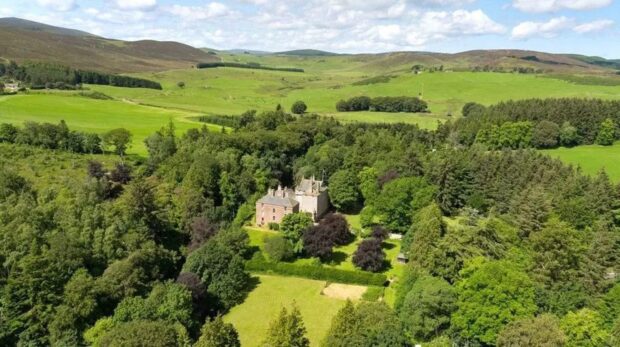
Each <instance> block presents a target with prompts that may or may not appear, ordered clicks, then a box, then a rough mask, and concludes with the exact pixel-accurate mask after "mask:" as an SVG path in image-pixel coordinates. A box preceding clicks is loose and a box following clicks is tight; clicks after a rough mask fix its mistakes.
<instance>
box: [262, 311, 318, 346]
mask: <svg viewBox="0 0 620 347" xmlns="http://www.w3.org/2000/svg"><path fill="white" fill-rule="evenodd" d="M263 345H264V346H269V347H308V346H310V341H309V340H308V338H307V337H306V327H305V326H304V322H303V320H302V317H301V313H300V312H299V309H298V308H297V306H295V304H293V308H292V309H291V313H290V314H289V313H288V311H287V310H286V308H284V307H283V308H282V310H281V311H280V314H279V315H278V317H277V318H276V319H275V320H274V321H272V322H271V324H270V325H269V330H267V337H266V338H265V341H263Z"/></svg>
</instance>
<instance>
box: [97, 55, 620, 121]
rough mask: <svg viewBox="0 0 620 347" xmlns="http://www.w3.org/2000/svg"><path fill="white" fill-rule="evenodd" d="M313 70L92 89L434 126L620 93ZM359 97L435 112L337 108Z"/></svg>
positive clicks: (534, 79) (161, 76)
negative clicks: (528, 105) (496, 110)
mask: <svg viewBox="0 0 620 347" xmlns="http://www.w3.org/2000/svg"><path fill="white" fill-rule="evenodd" d="M325 59H329V58H325ZM334 59H335V58H334ZM302 67H303V66H302ZM309 71H310V72H306V73H294V72H281V71H265V70H251V69H236V68H217V69H202V70H196V69H187V70H173V71H166V72H160V73H144V74H138V75H136V76H139V77H143V78H147V79H152V80H156V81H158V82H160V83H161V84H162V85H163V87H164V90H163V91H159V90H147V89H132V90H127V89H125V88H115V87H109V86H92V87H91V88H92V89H94V90H98V91H101V92H103V93H106V94H108V95H111V96H114V97H116V98H119V99H128V100H132V101H134V102H137V103H141V104H147V105H156V106H160V107H166V108H174V109H182V110H187V111H192V112H203V113H209V114H239V113H242V112H244V111H246V110H248V109H256V110H259V111H260V110H271V109H273V108H274V107H275V105H276V104H281V105H282V106H283V107H284V108H285V109H289V108H290V106H291V105H292V104H293V103H294V102H295V101H297V100H303V101H305V102H306V104H307V105H308V112H315V113H319V114H322V115H330V116H334V117H336V118H340V119H342V120H344V121H356V120H357V121H373V122H396V121H402V122H408V123H417V122H419V121H420V120H421V119H423V121H424V122H426V123H427V124H428V123H429V122H432V123H433V125H436V121H437V120H440V121H443V120H445V119H447V116H448V115H452V116H459V115H460V110H461V108H462V106H463V105H464V104H465V103H467V102H470V101H476V102H479V103H482V104H486V105H490V104H493V103H497V102H499V101H503V100H509V99H526V98H535V97H585V98H602V99H617V98H620V86H606V85H581V84H576V83H571V82H569V81H565V80H561V79H556V78H548V77H544V76H537V75H523V74H511V73H483V72H478V73H474V72H443V73H423V74H421V75H414V74H411V73H406V72H400V73H399V74H393V75H391V76H394V77H393V78H391V79H390V80H389V82H386V83H373V84H363V85H353V83H355V82H358V81H361V80H364V79H367V78H368V77H372V76H373V75H370V74H365V73H364V72H363V70H346V71H345V73H335V72H332V71H331V70H327V71H316V72H311V71H312V70H309ZM181 81H182V82H185V87H184V88H180V87H178V86H177V83H178V82H181ZM359 95H368V96H400V95H413V96H418V95H421V96H422V98H423V99H424V100H425V101H427V102H428V103H429V107H430V110H431V112H432V114H431V115H428V114H420V115H408V114H382V113H371V112H362V113H353V114H352V113H338V112H336V110H335V105H336V103H337V102H338V100H340V99H347V98H350V97H353V96H359ZM426 118H429V119H430V120H429V121H427V120H426Z"/></svg>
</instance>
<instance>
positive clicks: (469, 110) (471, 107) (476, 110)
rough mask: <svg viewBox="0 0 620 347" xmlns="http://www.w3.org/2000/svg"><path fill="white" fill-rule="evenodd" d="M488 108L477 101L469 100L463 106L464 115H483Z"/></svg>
mask: <svg viewBox="0 0 620 347" xmlns="http://www.w3.org/2000/svg"><path fill="white" fill-rule="evenodd" d="M485 110H486V107H484V105H481V104H478V103H475V102H468V103H466V104H465V105H464V106H463V111H462V114H463V117H469V116H472V115H482V114H483V113H484V111H485Z"/></svg>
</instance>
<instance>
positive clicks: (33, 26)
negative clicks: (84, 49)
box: [0, 17, 95, 37]
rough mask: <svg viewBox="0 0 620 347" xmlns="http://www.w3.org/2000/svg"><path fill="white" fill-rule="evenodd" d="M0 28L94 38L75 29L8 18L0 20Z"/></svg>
mask: <svg viewBox="0 0 620 347" xmlns="http://www.w3.org/2000/svg"><path fill="white" fill-rule="evenodd" d="M0 28H3V29H5V28H9V29H22V30H25V31H34V32H45V33H48V34H57V35H66V36H81V37H84V36H90V37H95V35H93V34H90V33H87V32H85V31H80V30H75V29H66V28H60V27H55V26H51V25H47V24H43V23H37V22H33V21H29V20H26V19H21V18H15V17H9V18H0Z"/></svg>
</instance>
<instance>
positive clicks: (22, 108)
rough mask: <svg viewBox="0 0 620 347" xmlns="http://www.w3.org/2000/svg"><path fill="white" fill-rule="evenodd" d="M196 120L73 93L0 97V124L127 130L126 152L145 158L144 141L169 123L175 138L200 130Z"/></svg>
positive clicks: (178, 113)
mask: <svg viewBox="0 0 620 347" xmlns="http://www.w3.org/2000/svg"><path fill="white" fill-rule="evenodd" d="M118 89H120V90H127V89H128V88H118ZM195 116H197V114H196V113H190V112H186V111H179V110H167V109H162V108H158V107H148V106H142V105H136V104H132V103H129V102H122V101H115V100H95V99H91V98H87V97H82V96H78V95H76V94H75V93H73V92H63V93H58V92H55V93H49V94H43V93H35V94H29V95H24V94H21V95H15V96H0V123H13V124H16V125H19V126H21V125H23V123H24V122H25V121H35V122H49V123H58V122H60V121H61V120H64V121H65V122H66V123H67V125H68V126H69V129H71V130H80V131H87V132H95V133H99V134H101V133H104V132H106V131H108V130H111V129H115V128H126V129H127V130H129V131H130V132H131V133H132V134H133V143H132V147H131V148H130V149H129V150H128V152H129V153H135V154H140V155H145V154H146V146H145V145H144V139H146V138H147V137H148V136H149V135H151V134H153V133H154V132H155V131H157V130H159V129H160V128H161V127H162V126H165V125H166V124H168V122H169V121H171V120H172V121H173V122H174V125H175V126H176V129H177V135H178V136H180V135H181V134H183V133H184V132H185V131H187V130H188V129H191V128H200V127H202V126H203V124H205V123H200V122H196V121H192V120H191V119H189V118H190V117H195ZM210 129H211V130H213V131H221V127H220V126H215V125H210Z"/></svg>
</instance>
